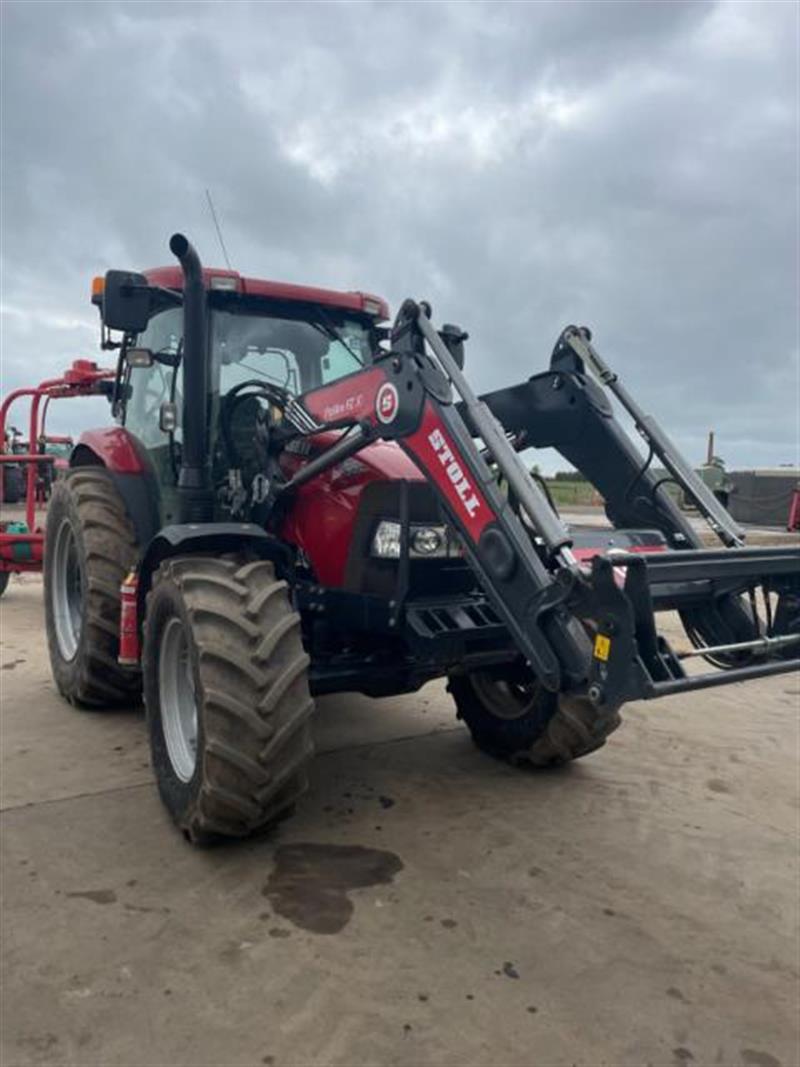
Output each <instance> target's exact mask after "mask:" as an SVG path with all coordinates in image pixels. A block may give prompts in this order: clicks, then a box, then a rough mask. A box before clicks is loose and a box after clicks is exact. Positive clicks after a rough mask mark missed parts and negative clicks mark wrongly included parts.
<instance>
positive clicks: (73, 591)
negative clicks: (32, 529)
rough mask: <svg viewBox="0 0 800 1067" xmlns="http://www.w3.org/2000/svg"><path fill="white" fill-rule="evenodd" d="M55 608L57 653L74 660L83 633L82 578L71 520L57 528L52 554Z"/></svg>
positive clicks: (53, 600) (53, 605) (53, 601)
mask: <svg viewBox="0 0 800 1067" xmlns="http://www.w3.org/2000/svg"><path fill="white" fill-rule="evenodd" d="M53 556H54V559H53V586H52V608H53V622H54V626H55V633H56V642H57V644H58V651H59V652H60V654H61V656H62V658H63V659H65V660H67V661H69V660H72V659H74V658H75V654H76V653H77V651H78V645H79V643H80V639H81V631H82V630H83V581H82V578H83V575H82V574H81V564H80V559H79V556H78V545H77V543H76V541H75V532H74V530H73V529H72V523H71V522H70V521H69V519H64V521H63V522H62V523H61V525H60V526H59V528H58V533H57V534H56V541H55V546H54V551H53Z"/></svg>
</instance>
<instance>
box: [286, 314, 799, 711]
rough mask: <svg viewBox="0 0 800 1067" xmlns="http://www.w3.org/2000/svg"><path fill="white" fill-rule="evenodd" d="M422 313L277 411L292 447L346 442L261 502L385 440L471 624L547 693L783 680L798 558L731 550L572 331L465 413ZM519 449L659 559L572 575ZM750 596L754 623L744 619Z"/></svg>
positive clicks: (737, 536)
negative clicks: (561, 461)
mask: <svg viewBox="0 0 800 1067" xmlns="http://www.w3.org/2000/svg"><path fill="white" fill-rule="evenodd" d="M430 316H431V312H430V308H429V306H428V305H426V304H417V303H415V302H413V301H406V302H405V304H404V305H403V307H402V308H401V310H400V313H399V314H398V317H397V319H396V321H395V324H394V327H393V330H392V332H391V349H390V351H389V352H387V353H383V354H380V355H378V356H377V357H376V359H375V360H374V362H373V363H372V364H371V365H370V366H369V367H367V368H365V369H364V370H363V371H359V372H356V373H355V374H352V375H349V376H348V377H346V378H342V379H339V380H338V381H336V382H335V383H332V384H331V385H327V386H323V387H321V388H318V389H315V390H312V391H311V392H308V393H305V394H303V395H302V396H301V397H299V398H297V400H296V401H294V404H295V405H296V406H298V407H299V408H301V409H302V416H301V418H300V419H299V420H297V419H296V420H295V421H299V422H300V423H301V424H303V423H304V424H305V430H304V432H306V433H308V434H313V433H316V432H319V431H320V430H322V429H332V428H339V429H342V430H344V431H345V432H344V433H343V434H342V436H341V437H340V438H339V440H338V441H337V442H336V444H334V445H333V446H332V447H330V448H329V449H328V450H327V451H325V452H323V453H322V454H320V455H318V456H317V457H315V458H314V459H312V460H310V461H309V462H308V463H307V464H306V465H305V466H304V467H303V468H301V470H300V471H299V472H298V473H297V474H296V475H295V477H294V478H292V479H291V480H290V481H288V482H286V483H285V484H283V485H282V486H280V487H278V488H277V490H276V502H277V501H279V500H280V498H281V497H282V496H284V495H286V494H290V493H291V492H292V491H293V489H295V488H296V487H297V486H298V485H300V484H302V483H304V482H306V481H309V480H310V479H312V478H314V477H315V476H316V475H317V474H319V473H320V472H321V471H323V470H325V469H327V467H329V466H331V465H332V464H334V463H339V462H341V461H343V460H344V459H346V458H347V457H349V456H351V455H354V454H355V453H356V452H358V451H359V450H360V449H361V448H363V447H364V446H365V445H366V444H368V443H369V442H370V441H372V440H375V439H376V438H383V439H385V440H395V441H397V442H398V444H399V445H400V446H401V447H402V448H403V449H404V450H405V451H406V452H407V453H408V455H409V456H410V457H411V458H412V459H413V461H414V462H415V464H416V465H417V466H418V467H419V468H420V470H421V471H422V472H423V473H424V474H425V476H426V478H427V479H428V481H429V482H430V484H431V485H432V486H433V487H434V489H435V491H436V493H437V496H438V499H439V502H440V506H441V509H442V512H443V514H444V517H445V519H446V521H447V522H448V523H449V524H450V525H451V526H452V527H453V528H454V529H455V530H456V531H457V534H458V537H459V539H460V541H461V544H462V546H463V552H464V555H465V557H466V559H467V561H468V562H469V564H470V566H471V568H472V570H473V572H474V573H475V575H476V577H477V579H478V581H479V583H480V585H481V587H482V588H483V590H484V592H485V594H486V597H487V600H488V603H489V605H490V606H491V609H492V613H491V614H490V618H489V619H488V620H487V625H496V622H497V620H498V619H499V620H500V621H501V623H502V624H503V625H504V626H505V627H506V628H507V630H508V632H509V634H510V636H511V639H512V641H513V644H514V645H515V646H516V648H517V649H518V651H519V653H520V654H521V655H522V657H523V658H524V659H525V661H526V662H527V663H528V664H529V666H530V667H531V669H532V670H533V672H534V673H535V674H536V676H537V677H538V678H539V679H540V681H541V682H542V684H543V685H544V686H545V687H546V688H548V689H550V690H552V691H556V692H570V693H573V694H575V695H578V696H583V697H586V698H588V699H589V700H590V701H591V702H592V703H593V704H594V705H595V706H596V707H597V708H598V709H599V708H603V710H604V712H606V711H607V710H608V709H609V708H610V707H616V706H619V705H621V704H622V703H624V702H625V701H627V700H631V699H637V698H639V699H652V698H654V697H658V696H662V695H668V694H672V693H677V692H684V691H688V690H692V689H698V688H706V687H710V686H715V685H723V684H727V683H732V682H736V681H744V680H747V679H750V678H756V677H763V676H765V675H771V674H777V673H783V672H788V671H792V670H797V668H798V667H800V658H797V655H796V653H797V645H798V642H800V634H799V633H798V629H800V548H798V547H796V546H789V547H787V548H757V549H753V548H745V547H743V537H742V533H741V531H740V530H739V529H738V528H737V527H736V526H735V524H734V523H733V521H732V520H731V518H730V516H729V515H728V513H727V512H726V511H725V510H724V508H722V507H721V505H720V504H719V503H718V502H717V501H716V499H715V498H714V497H713V495H712V494H711V493H710V491H709V490H708V489H707V487H706V486H705V485H704V484H703V483H702V481H701V480H700V479H699V478H698V477H697V476H696V475H695V474H694V472H693V471H692V470H691V468H690V467H689V465H688V463H686V461H685V460H684V459H683V458H682V457H681V456H680V453H679V451H678V450H677V448H676V447H675V446H674V445H673V443H672V442H671V441H670V440H669V438H668V437H667V435H666V434H665V433H664V431H663V430H662V429H661V428H660V427H659V426H658V425H657V423H656V422H655V420H653V419H652V418H650V417H648V416H645V415H644V414H643V413H642V412H641V411H640V409H639V408H638V406H637V405H636V404H635V402H634V401H633V399H632V398H631V397H630V396H629V394H627V393H626V392H625V391H624V390H623V389H622V386H621V385H620V384H619V382H618V379H617V377H616V375H614V374H613V372H611V371H610V369H609V368H608V367H607V365H606V364H605V363H604V362H603V361H602V360H601V358H600V357H599V355H598V354H597V352H596V350H595V349H594V347H593V346H592V345H591V337H590V334H589V332H588V330H585V329H576V328H574V327H570V328H568V329H567V330H565V331H564V333H563V334H562V336H561V338H560V339H559V342H558V344H557V345H556V348H555V350H554V353H553V358H552V361H551V369H550V371H548V372H546V373H545V374H543V375H538V376H535V377H534V378H532V379H530V380H529V381H528V382H526V383H523V384H522V385H520V386H515V387H512V388H511V389H507V390H501V391H499V392H498V393H495V394H490V395H489V396H487V397H484V398H483V399H479V398H478V397H477V396H476V395H475V394H474V393H473V392H472V390H471V388H470V386H469V384H468V382H467V381H466V379H465V377H464V375H463V373H462V371H461V366H460V365H459V364H460V360H459V358H458V357H459V356H460V354H461V353H460V351H459V346H461V345H462V344H463V340H464V337H465V335H463V334H459V332H458V331H457V329H456V328H453V327H445V328H443V329H442V331H441V332H439V331H437V330H436V329H435V328H434V326H433V324H432V322H431V317H430ZM589 370H592V371H593V372H594V373H595V374H596V375H597V376H598V378H599V383H598V382H595V381H593V380H592V378H591V377H590V374H589V373H588V371H589ZM603 385H605V386H607V387H609V388H611V389H612V390H613V391H614V392H615V393H616V395H617V398H618V399H620V400H621V402H622V403H623V404H624V406H625V407H626V408H627V409H628V410H629V412H630V413H631V414H632V415H633V417H634V419H635V421H636V425H637V428H638V429H639V431H640V433H641V434H642V436H643V437H644V438H645V441H646V443H647V445H648V458H647V460H646V461H645V462H644V463H642V458H641V454H640V453H639V452H638V450H637V449H635V447H634V446H633V444H632V442H631V441H630V440H629V438H628V437H627V435H626V434H625V433H624V431H623V430H622V428H621V426H620V424H619V423H618V421H617V420H616V419H615V418H614V415H613V410H612V408H611V405H610V403H609V401H608V398H607V396H606V395H605V393H604V391H603V388H602V386H603ZM454 393H455V394H456V396H457V397H460V401H459V402H458V403H454ZM476 438H477V439H478V440H479V441H480V442H481V444H482V449H479V448H478V446H477V444H476V441H475V439H476ZM512 442H513V443H512ZM526 444H531V445H536V446H539V447H541V446H546V445H550V446H554V447H556V448H558V449H559V451H561V453H562V454H563V455H564V456H565V457H566V458H568V459H569V460H571V461H572V462H573V463H574V464H575V466H577V467H578V469H580V470H582V472H583V473H584V474H585V475H587V476H588V477H589V478H590V480H591V481H592V482H593V483H594V485H595V487H596V488H597V489H598V491H599V492H601V493H602V495H603V496H604V498H605V500H606V504H607V511H608V513H609V517H610V518H611V519H612V522H613V523H614V525H615V526H616V527H619V526H623V525H630V526H637V525H638V526H640V527H641V526H643V525H644V526H649V527H654V528H656V529H658V530H660V531H661V533H662V534H663V536H664V538H665V539H666V543H667V546H668V547H667V550H666V551H662V552H652V553H650V552H648V553H646V554H641V553H639V552H621V553H612V554H606V555H600V556H597V557H595V558H594V559H593V560H592V563H591V566H590V567H589V568H587V567H586V566H584V565H581V564H580V563H579V562H578V560H577V559H576V557H575V555H574V554H573V552H572V551H571V544H572V537H571V534H570V531H569V530H568V529H567V527H566V526H565V525H564V524H563V522H562V521H561V519H560V518H559V516H558V515H557V514H556V513H555V511H554V510H553V508H552V507H551V506H550V504H549V502H548V501H547V499H546V497H545V495H544V493H543V492H542V490H541V489H540V487H539V486H538V485H537V483H536V481H535V480H533V479H532V478H531V477H530V475H529V474H528V472H527V471H526V469H525V467H524V466H523V464H522V462H521V460H520V456H519V454H518V452H517V450H516V449H517V448H519V447H521V446H524V445H526ZM654 456H658V457H659V458H660V459H661V461H662V463H663V464H664V466H665V467H666V469H667V470H668V471H669V480H671V481H674V482H675V483H676V484H677V485H679V486H680V487H681V488H682V489H683V491H684V492H685V493H686V494H687V496H688V497H690V498H691V499H692V500H693V501H694V502H695V504H696V506H697V507H698V510H699V511H700V513H701V515H703V516H704V517H705V518H706V519H707V520H708V522H709V525H710V526H711V528H712V530H714V532H715V533H716V535H717V536H718V537H719V539H720V540H721V541H722V542H723V544H724V545H725V546H726V547H724V548H722V549H719V550H716V549H711V550H709V549H704V548H702V547H701V541H700V538H699V536H698V535H697V533H696V532H695V531H694V529H693V527H692V526H691V524H690V523H689V522H688V520H687V519H686V518H685V517H684V516H683V515H682V514H681V512H680V510H679V508H678V506H677V504H676V503H675V502H674V500H673V499H672V498H671V497H670V495H669V494H668V493H667V492H666V490H665V488H664V485H663V482H664V480H665V479H664V478H660V479H659V478H658V477H657V476H656V475H655V473H654V472H653V471H652V470H651V469H650V465H651V461H652V459H653V457H654ZM498 473H499V475H500V476H501V479H502V480H503V481H504V482H505V483H506V485H507V487H508V491H504V490H503V489H501V487H500V484H499V481H500V479H499V478H498ZM401 526H402V534H401V558H400V561H399V570H398V593H397V601H396V602H397V603H398V604H399V605H402V598H403V593H404V589H403V576H404V574H406V575H407V567H408V519H407V515H406V516H405V517H403V516H401ZM532 532H533V535H532ZM757 594H760V596H761V597H762V598H763V603H764V606H765V609H766V624H765V625H762V623H761V622H760V621H759V616H758V613H757V611H755V610H754V609H753V607H752V606H753V605H754V604H755V597H756V595H757ZM745 598H749V601H748V600H747V599H745ZM775 600H777V609H776V610H774V611H773V603H774V601H775ZM668 609H676V610H678V611H680V612H681V618H682V620H683V622H684V626H685V627H686V629H687V633H689V634H690V636H691V638H692V640H693V642H694V643H695V644H696V646H697V653H698V654H702V655H703V656H705V657H706V658H707V659H709V660H710V661H712V662H715V664H716V665H717V666H722V667H723V668H724V669H722V670H719V669H717V670H715V671H713V672H710V673H704V674H700V675H697V674H691V675H690V674H687V672H686V671H685V669H684V666H683V660H682V658H680V657H679V656H678V655H676V654H675V652H674V651H673V650H672V649H671V648H670V647H669V645H668V643H667V642H666V640H665V639H664V638H663V637H662V636H661V635H659V633H658V631H657V628H656V624H655V612H656V611H660V610H668ZM453 614H454V616H455V617H456V618H457V616H458V613H457V612H456V613H453ZM461 615H462V618H463V620H464V623H463V625H464V626H466V627H467V628H470V627H474V626H475V625H476V623H475V618H474V616H472V617H470V615H469V613H467V612H462V613H461ZM458 625H459V624H458V622H457V623H456V628H458Z"/></svg>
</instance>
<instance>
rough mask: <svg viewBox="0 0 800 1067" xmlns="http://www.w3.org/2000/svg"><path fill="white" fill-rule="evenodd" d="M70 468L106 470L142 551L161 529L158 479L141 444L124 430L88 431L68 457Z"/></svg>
mask: <svg viewBox="0 0 800 1067" xmlns="http://www.w3.org/2000/svg"><path fill="white" fill-rule="evenodd" d="M69 465H70V468H73V467H105V469H106V470H107V471H108V473H109V474H110V475H111V479H112V481H113V482H114V485H115V486H116V488H117V491H118V492H119V495H120V496H121V497H122V500H123V502H124V504H125V510H126V511H127V512H128V517H129V518H130V520H131V522H132V523H133V528H134V530H135V532H136V543H137V544H138V545H139V546H140V548H141V547H143V546H144V545H147V544H149V543H150V541H151V540H152V539H153V537H154V536H155V535H156V533H157V532H158V529H159V527H160V526H161V517H160V499H161V494H160V491H159V487H158V479H157V478H156V476H155V472H154V471H153V467H152V464H151V463H150V459H149V457H148V455H147V450H146V449H145V447H144V445H143V444H142V443H141V441H140V440H139V439H138V438H137V437H135V436H134V435H133V434H132V433H131V432H130V431H129V430H126V429H125V428H124V427H122V426H108V427H104V428H102V429H99V430H85V431H84V432H83V433H82V434H81V436H80V438H79V439H78V443H77V445H75V447H74V448H73V450H72V453H71V454H70V457H69Z"/></svg>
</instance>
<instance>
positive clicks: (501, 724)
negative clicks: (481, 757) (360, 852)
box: [448, 664, 620, 767]
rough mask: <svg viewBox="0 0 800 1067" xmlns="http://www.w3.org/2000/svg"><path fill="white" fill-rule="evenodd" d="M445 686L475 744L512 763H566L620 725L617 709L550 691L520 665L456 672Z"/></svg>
mask: <svg viewBox="0 0 800 1067" xmlns="http://www.w3.org/2000/svg"><path fill="white" fill-rule="evenodd" d="M448 688H449V690H450V692H451V693H452V695H453V699H454V700H455V704H456V711H457V714H458V717H459V718H460V719H463V720H464V722H465V724H466V726H467V727H468V729H469V731H470V733H471V735H472V740H473V741H474V742H475V744H476V745H477V746H478V748H480V749H481V750H482V751H484V752H488V753H489V755H491V756H495V757H497V758H498V759H505V760H508V761H509V762H511V763H530V764H532V765H533V766H535V767H552V766H558V765H559V764H562V763H568V762H569V761H570V760H574V759H579V758H580V757H581V756H588V755H589V753H590V752H594V751H595V750H596V749H598V748H600V747H601V746H602V745H604V744H605V742H606V738H607V737H608V736H609V734H611V733H613V731H614V730H616V729H617V727H618V726H619V725H620V717H619V713H618V712H617V711H616V710H611V711H605V712H601V711H600V710H598V709H597V708H595V707H594V705H593V704H592V703H591V701H589V700H587V699H586V698H583V697H574V696H570V695H568V694H563V693H561V694H560V693H551V692H550V691H549V690H548V689H545V687H544V686H543V685H542V684H541V682H539V681H538V680H537V678H536V677H535V675H534V674H533V673H532V672H531V671H530V670H529V669H528V668H527V667H525V666H523V665H521V664H503V665H502V666H499V667H491V668H488V669H486V670H481V671H472V672H471V673H469V674H454V675H451V677H450V679H449V685H448Z"/></svg>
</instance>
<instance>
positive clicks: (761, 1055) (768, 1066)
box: [742, 1048, 781, 1067]
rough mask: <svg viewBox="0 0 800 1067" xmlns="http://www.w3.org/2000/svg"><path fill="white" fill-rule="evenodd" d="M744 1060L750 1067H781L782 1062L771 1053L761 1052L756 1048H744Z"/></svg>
mask: <svg viewBox="0 0 800 1067" xmlns="http://www.w3.org/2000/svg"><path fill="white" fill-rule="evenodd" d="M742 1059H743V1060H744V1062H745V1063H746V1064H748V1065H749V1067H781V1061H780V1060H778V1059H776V1058H775V1057H774V1056H771V1055H770V1053H769V1052H759V1050H758V1049H755V1048H743V1049H742Z"/></svg>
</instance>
